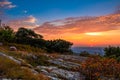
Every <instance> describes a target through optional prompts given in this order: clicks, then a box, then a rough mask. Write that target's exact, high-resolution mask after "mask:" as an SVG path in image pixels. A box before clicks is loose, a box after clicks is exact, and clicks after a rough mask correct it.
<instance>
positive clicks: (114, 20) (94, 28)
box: [35, 14, 120, 35]
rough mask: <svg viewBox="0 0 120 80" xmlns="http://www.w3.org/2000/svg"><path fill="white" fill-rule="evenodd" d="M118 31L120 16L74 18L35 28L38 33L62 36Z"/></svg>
mask: <svg viewBox="0 0 120 80" xmlns="http://www.w3.org/2000/svg"><path fill="white" fill-rule="evenodd" d="M117 29H120V14H111V15H105V16H99V17H76V18H67V19H64V20H57V21H52V22H47V23H44V24H43V25H41V26H39V27H38V28H35V30H36V31H37V32H39V33H44V34H48V35H49V34H53V35H55V34H64V33H75V34H76V33H77V34H81V33H86V32H101V31H110V30H117Z"/></svg>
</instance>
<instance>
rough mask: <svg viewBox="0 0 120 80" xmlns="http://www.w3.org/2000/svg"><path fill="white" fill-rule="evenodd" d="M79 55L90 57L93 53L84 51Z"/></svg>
mask: <svg viewBox="0 0 120 80" xmlns="http://www.w3.org/2000/svg"><path fill="white" fill-rule="evenodd" d="M79 55H80V56H84V57H89V56H90V55H91V54H90V53H89V52H87V51H82V52H81V53H80V54H79Z"/></svg>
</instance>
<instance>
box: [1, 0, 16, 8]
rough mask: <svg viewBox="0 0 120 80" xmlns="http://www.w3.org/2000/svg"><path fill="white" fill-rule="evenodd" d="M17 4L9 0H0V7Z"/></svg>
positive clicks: (9, 6)
mask: <svg viewBox="0 0 120 80" xmlns="http://www.w3.org/2000/svg"><path fill="white" fill-rule="evenodd" d="M15 7H16V5H14V4H13V3H12V2H10V1H9V0H0V8H15Z"/></svg>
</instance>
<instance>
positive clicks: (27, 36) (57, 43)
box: [0, 26, 72, 53]
mask: <svg viewBox="0 0 120 80" xmlns="http://www.w3.org/2000/svg"><path fill="white" fill-rule="evenodd" d="M0 41H1V42H5V43H6V42H7V43H12V44H13V43H16V44H22V45H23V44H24V45H29V46H33V47H35V48H39V49H42V50H46V51H48V52H58V53H72V51H71V49H70V47H71V46H72V43H71V42H68V41H65V40H62V39H56V40H44V39H43V36H42V35H39V34H36V33H35V32H34V31H33V30H31V29H26V28H19V29H18V31H17V32H16V33H15V32H13V30H12V29H11V28H10V27H8V26H5V27H4V28H1V29H0Z"/></svg>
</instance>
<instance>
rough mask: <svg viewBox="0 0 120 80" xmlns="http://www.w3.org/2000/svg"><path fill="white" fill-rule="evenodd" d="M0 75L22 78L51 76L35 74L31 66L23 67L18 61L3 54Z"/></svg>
mask: <svg viewBox="0 0 120 80" xmlns="http://www.w3.org/2000/svg"><path fill="white" fill-rule="evenodd" d="M0 76H2V77H4V78H11V79H22V80H49V78H47V77H45V76H44V75H42V74H36V75H35V74H33V73H32V72H31V70H30V69H29V68H21V66H20V65H18V64H17V63H15V62H13V61H12V60H10V59H7V58H5V57H2V56H0Z"/></svg>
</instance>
